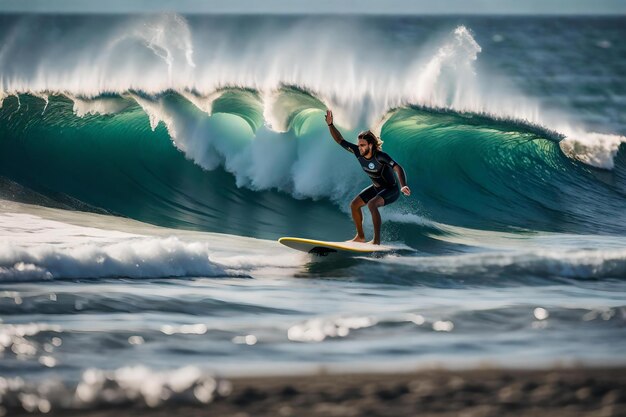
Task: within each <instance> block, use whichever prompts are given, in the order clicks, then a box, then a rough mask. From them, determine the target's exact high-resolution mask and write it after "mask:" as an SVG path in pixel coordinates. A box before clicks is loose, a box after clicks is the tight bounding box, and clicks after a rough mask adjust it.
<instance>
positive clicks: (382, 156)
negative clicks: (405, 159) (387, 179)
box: [378, 152, 398, 168]
mask: <svg viewBox="0 0 626 417" xmlns="http://www.w3.org/2000/svg"><path fill="white" fill-rule="evenodd" d="M378 161H379V162H380V163H381V164H387V165H389V166H390V167H391V168H393V167H395V166H396V165H398V163H397V162H396V161H394V160H393V159H392V158H391V157H390V156H389V154H387V153H385V152H378Z"/></svg>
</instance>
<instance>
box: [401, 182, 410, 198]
mask: <svg viewBox="0 0 626 417" xmlns="http://www.w3.org/2000/svg"><path fill="white" fill-rule="evenodd" d="M400 191H402V194H404V195H405V196H407V197H408V196H410V195H411V189H410V188H409V186H408V185H405V186H404V187H402V188H400Z"/></svg>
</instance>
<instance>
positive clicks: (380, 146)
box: [358, 130, 383, 151]
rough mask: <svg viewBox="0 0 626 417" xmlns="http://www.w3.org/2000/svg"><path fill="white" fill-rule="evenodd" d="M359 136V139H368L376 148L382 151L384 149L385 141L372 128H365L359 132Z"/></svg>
mask: <svg viewBox="0 0 626 417" xmlns="http://www.w3.org/2000/svg"><path fill="white" fill-rule="evenodd" d="M358 138H359V139H363V140H364V141H366V142H367V143H369V144H370V145H373V146H374V149H376V150H377V151H382V150H383V141H382V140H380V138H379V137H378V136H376V135H375V134H374V133H372V131H371V130H365V131H363V132H361V133H359V136H358Z"/></svg>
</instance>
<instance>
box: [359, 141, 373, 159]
mask: <svg viewBox="0 0 626 417" xmlns="http://www.w3.org/2000/svg"><path fill="white" fill-rule="evenodd" d="M358 146H359V153H360V154H361V156H367V155H369V154H370V153H371V152H372V145H370V144H369V143H368V142H367V141H366V140H365V139H359V143H358Z"/></svg>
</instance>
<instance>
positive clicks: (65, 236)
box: [0, 200, 306, 281]
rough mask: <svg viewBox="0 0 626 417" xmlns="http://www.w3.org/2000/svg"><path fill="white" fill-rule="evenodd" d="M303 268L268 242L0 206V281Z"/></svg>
mask: <svg viewBox="0 0 626 417" xmlns="http://www.w3.org/2000/svg"><path fill="white" fill-rule="evenodd" d="M4 210H7V211H4ZM3 211H4V212H3ZM14 211H22V213H15V212H14ZM33 213H37V214H33ZM55 219H59V220H55ZM68 221H71V222H72V223H78V224H70V223H68ZM80 224H86V225H95V226H97V227H88V226H83V225H80ZM116 229H122V230H128V231H129V232H120V231H117V230H116ZM130 232H133V233H130ZM242 253H243V254H242ZM305 262H306V259H305V257H304V256H303V254H300V253H297V252H293V251H290V250H288V249H287V248H284V247H282V246H281V245H279V244H278V243H277V242H274V241H266V240H260V239H252V238H245V237H238V236H229V235H221V234H217V233H203V232H186V231H181V230H172V229H166V228H159V227H155V226H151V225H146V224H143V223H140V222H136V221H132V220H128V219H122V218H116V217H111V216H103V215H97V214H91V213H79V212H67V211H64V210H56V209H49V208H41V207H37V206H29V205H25V204H19V203H13V202H7V201H4V200H0V281H36V280H50V279H55V278H102V277H132V278H150V277H196V276H197V277H216V276H233V275H234V276H249V275H255V276H256V275H259V276H268V275H269V276H274V277H277V276H283V275H286V274H287V275H288V274H291V273H292V272H293V271H294V269H297V268H299V267H301V265H302V264H303V263H305Z"/></svg>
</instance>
